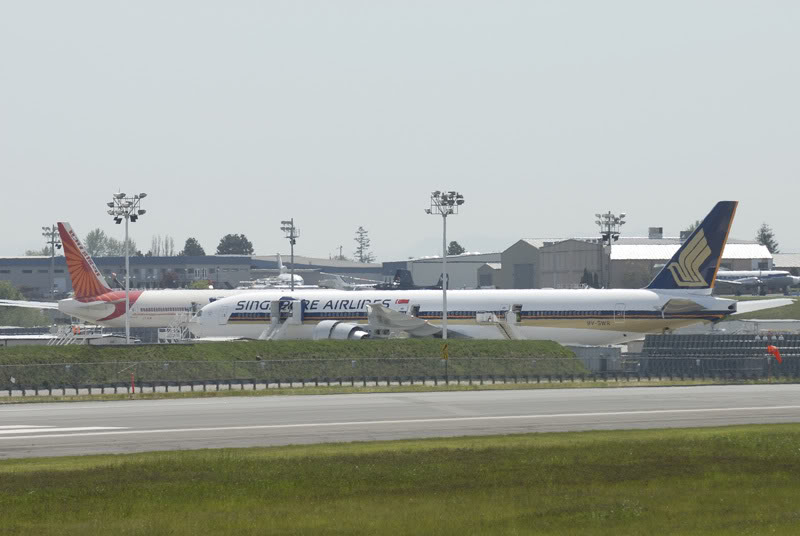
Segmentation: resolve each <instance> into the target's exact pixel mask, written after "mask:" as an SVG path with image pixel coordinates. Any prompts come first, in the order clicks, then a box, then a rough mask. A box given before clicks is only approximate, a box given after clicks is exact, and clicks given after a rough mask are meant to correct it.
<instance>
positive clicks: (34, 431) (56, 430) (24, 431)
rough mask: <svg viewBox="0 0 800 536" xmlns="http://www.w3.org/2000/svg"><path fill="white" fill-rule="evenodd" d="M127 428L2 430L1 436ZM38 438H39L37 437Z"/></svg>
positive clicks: (121, 428) (81, 427)
mask: <svg viewBox="0 0 800 536" xmlns="http://www.w3.org/2000/svg"><path fill="white" fill-rule="evenodd" d="M126 429H127V428H125V427H123V426H77V427H73V428H56V427H54V426H53V427H50V426H48V427H44V428H36V429H33V430H32V429H30V428H17V429H13V430H8V429H6V430H0V434H26V433H27V434H31V433H37V434H46V433H49V432H85V431H89V430H126ZM37 437H38V436H37Z"/></svg>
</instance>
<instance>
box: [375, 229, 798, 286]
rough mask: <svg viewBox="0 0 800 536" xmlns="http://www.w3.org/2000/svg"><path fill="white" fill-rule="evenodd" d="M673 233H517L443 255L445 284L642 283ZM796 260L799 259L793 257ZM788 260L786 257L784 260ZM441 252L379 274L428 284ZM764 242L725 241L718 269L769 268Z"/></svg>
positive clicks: (671, 245) (672, 243) (668, 254)
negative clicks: (400, 272) (608, 241)
mask: <svg viewBox="0 0 800 536" xmlns="http://www.w3.org/2000/svg"><path fill="white" fill-rule="evenodd" d="M681 243H682V242H681V239H680V238H677V237H661V236H660V235H656V236H651V237H622V238H620V239H619V240H618V241H617V242H615V243H614V244H613V245H612V246H611V247H610V248H609V247H608V246H604V245H603V244H602V243H601V241H600V239H599V238H567V239H564V238H523V239H520V240H518V241H517V242H515V243H514V244H512V245H511V246H509V247H508V248H507V249H506V250H504V251H503V252H501V253H490V254H485V255H458V256H448V257H447V271H448V273H450V288H485V287H495V288H508V289H511V288H579V287H580V286H581V284H582V283H583V282H585V281H587V280H588V281H591V282H592V283H593V285H595V286H600V287H613V288H640V287H643V286H645V285H647V284H648V283H649V282H650V281H651V280H652V279H653V277H654V276H655V274H656V273H657V272H658V270H659V269H660V268H661V267H662V266H663V265H664V264H665V263H666V262H667V261H669V259H670V258H672V256H673V255H674V254H675V252H676V251H677V250H678V248H679V247H680V245H681ZM797 260H798V261H800V259H797ZM787 261H788V259H787ZM441 264H442V259H441V257H436V258H426V259H413V260H409V261H400V262H394V263H384V274H385V275H389V274H393V273H394V270H395V269H397V268H400V267H404V268H407V269H409V270H411V272H412V274H414V280H415V282H418V283H419V284H424V285H432V284H434V283H435V282H436V281H438V278H439V274H441ZM772 266H773V257H772V254H770V252H769V250H768V249H767V248H766V246H762V245H760V244H755V243H753V242H752V241H746V240H734V239H732V240H729V241H728V244H727V246H726V247H725V251H724V252H723V255H722V264H721V267H722V268H726V269H729V270H759V269H760V270H769V269H771V268H772Z"/></svg>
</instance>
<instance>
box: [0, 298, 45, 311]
mask: <svg viewBox="0 0 800 536" xmlns="http://www.w3.org/2000/svg"><path fill="white" fill-rule="evenodd" d="M0 307H25V308H26V309H55V310H58V302H39V301H25V300H0Z"/></svg>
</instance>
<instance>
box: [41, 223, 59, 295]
mask: <svg viewBox="0 0 800 536" xmlns="http://www.w3.org/2000/svg"><path fill="white" fill-rule="evenodd" d="M42 231H44V232H43V233H42V236H43V237H45V238H46V239H47V240H46V241H45V244H47V245H48V246H50V288H49V289H48V291H47V299H48V300H49V299H52V297H53V286H54V284H55V283H54V280H53V279H54V277H55V276H54V272H55V263H56V248H58V249H61V239H60V238H59V236H58V227H57V226H56V225H55V224H53V225H51V226H50V227H42Z"/></svg>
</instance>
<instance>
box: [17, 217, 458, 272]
mask: <svg viewBox="0 0 800 536" xmlns="http://www.w3.org/2000/svg"><path fill="white" fill-rule="evenodd" d="M353 240H354V241H355V243H356V247H355V250H354V251H353V257H352V258H348V257H347V256H345V255H344V254H343V253H342V247H341V246H340V247H339V253H338V254H337V255H335V256H333V257H332V258H333V259H337V260H348V261H349V260H353V261H356V262H360V263H371V262H375V255H374V254H373V253H372V251H371V249H370V243H371V240H370V238H369V231H368V230H367V229H365V228H364V227H363V226H361V225H360V226H359V227H358V229H356V232H355V237H354V238H353ZM83 245H84V246H85V247H86V251H87V252H88V253H89V255H91V256H92V257H122V256H124V255H125V241H124V240H117V239H116V238H114V237H112V236H109V235H107V234H106V232H105V231H103V230H102V229H100V228H99V227H98V228H96V229H93V230H91V231H89V233H88V234H87V235H86V238H85V239H84V241H83ZM50 249H51V248H50V246H49V245H48V246H45V247H44V248H42V249H37V250H27V251H26V252H25V254H26V255H44V256H47V257H49V256H50ZM465 251H466V250H465V249H464V247H463V246H461V244H459V243H458V242H456V241H455V240H454V241H451V242H450V243H449V245H448V247H447V254H448V255H461V254H462V253H464V252H465ZM128 252H129V254H130V255H131V256H133V257H173V256H191V257H198V256H202V255H206V250H205V248H203V246H202V245H200V242H199V241H198V240H197V239H196V238H194V237H189V238H187V239H186V242H184V244H183V248H182V249H180V250H178V249H177V248H176V246H175V239H174V238H173V237H171V236H170V235H163V236H162V235H153V237H152V238H151V240H150V249H148V250H147V251H142V250H141V249H140V248H139V247H138V245H137V244H136V241H134V240H133V239H130V238H129V239H128ZM253 253H254V249H253V243H252V242H250V240H248V238H247V236H245V235H244V234H226V235H225V236H223V237H222V238H220V241H219V244H217V249H216V254H217V255H252V254H253Z"/></svg>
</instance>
